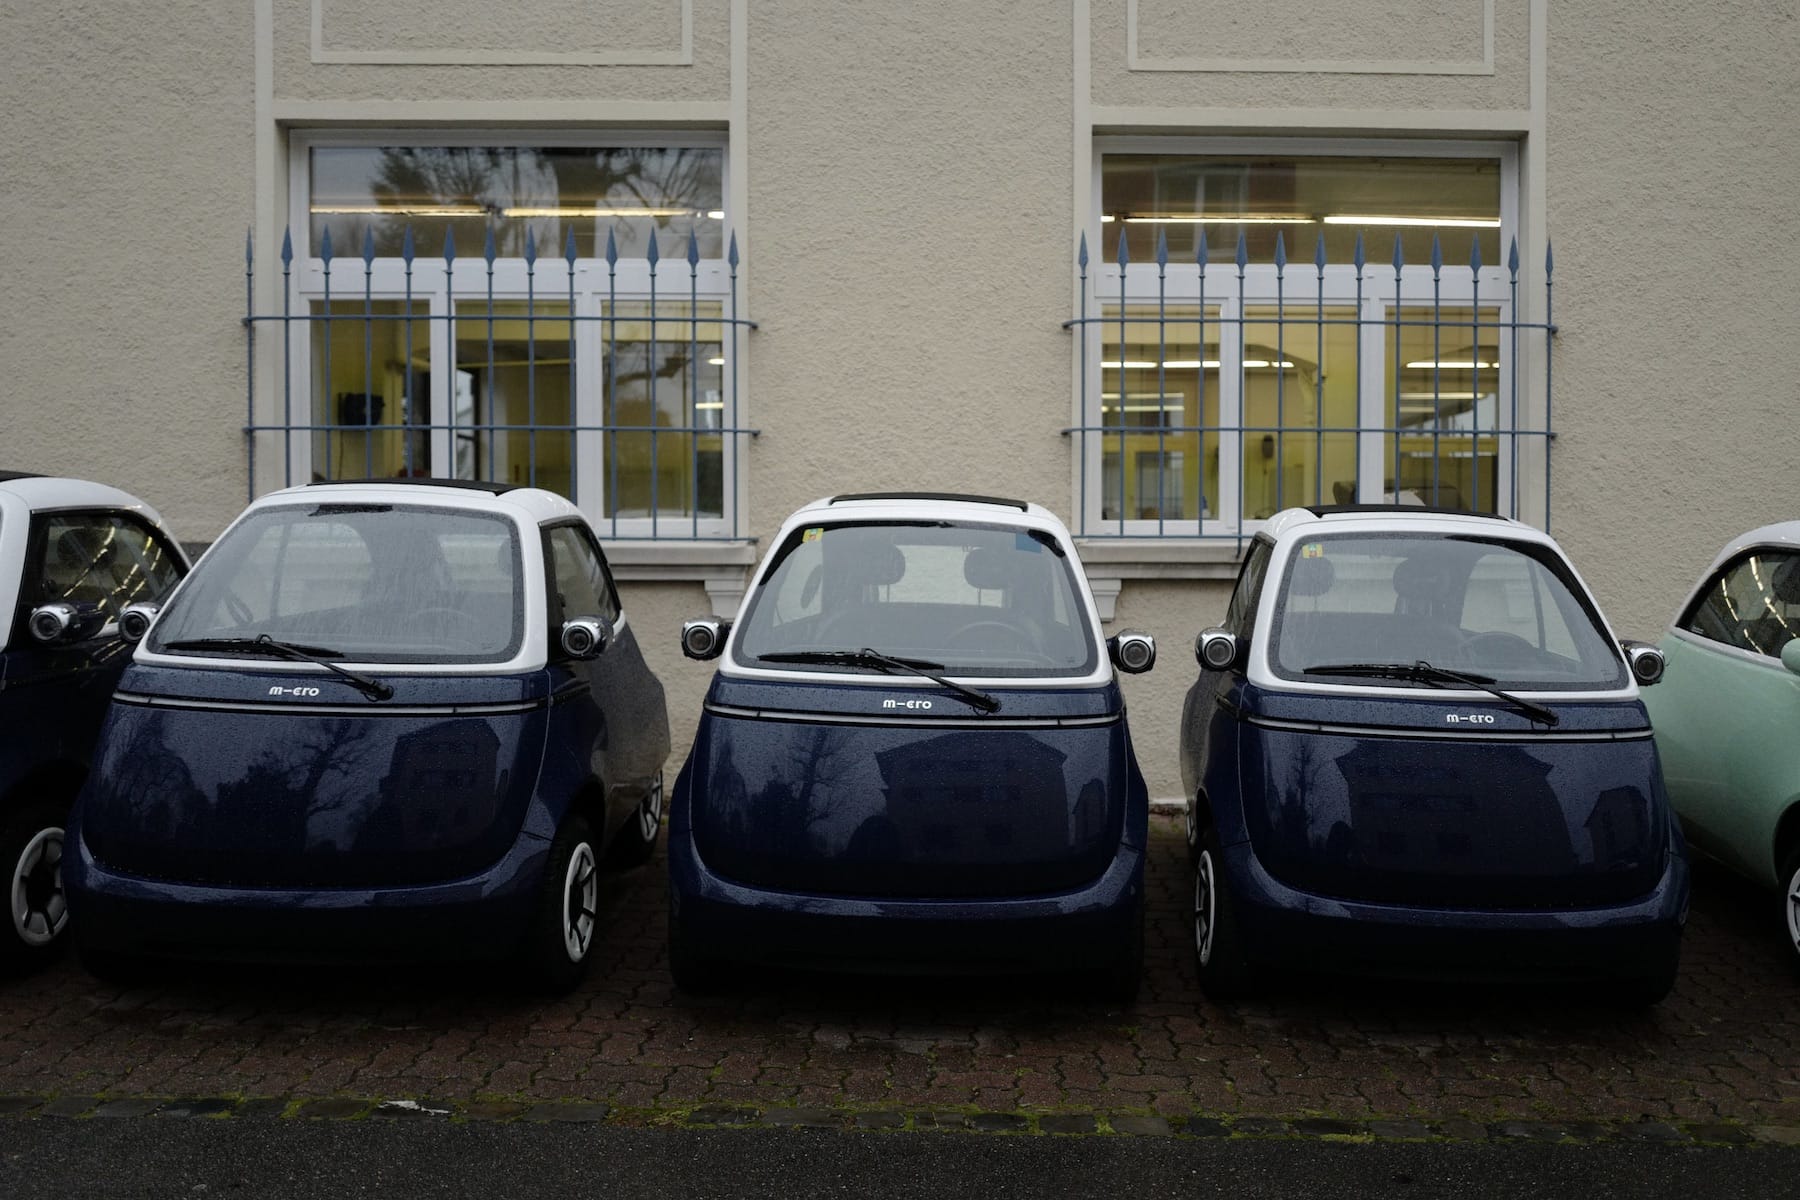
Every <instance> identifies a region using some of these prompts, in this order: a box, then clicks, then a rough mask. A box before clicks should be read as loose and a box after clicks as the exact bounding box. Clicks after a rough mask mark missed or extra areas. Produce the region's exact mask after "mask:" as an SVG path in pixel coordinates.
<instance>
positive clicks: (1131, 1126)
mask: <svg viewBox="0 0 1800 1200" xmlns="http://www.w3.org/2000/svg"><path fill="white" fill-rule="evenodd" d="M1107 1124H1109V1125H1111V1126H1112V1131H1113V1132H1114V1133H1125V1134H1130V1135H1132V1136H1133V1137H1167V1136H1168V1135H1169V1134H1170V1133H1171V1132H1173V1131H1172V1130H1171V1129H1170V1128H1169V1122H1168V1120H1167V1119H1166V1118H1163V1117H1113V1118H1111V1119H1110V1120H1108V1121H1107Z"/></svg>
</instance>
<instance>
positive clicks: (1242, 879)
mask: <svg viewBox="0 0 1800 1200" xmlns="http://www.w3.org/2000/svg"><path fill="white" fill-rule="evenodd" d="M1224 855H1225V869H1226V875H1227V877H1228V878H1229V879H1230V880H1231V882H1232V885H1233V898H1234V899H1235V900H1236V902H1237V912H1238V923H1239V927H1240V929H1241V931H1242V933H1243V938H1244V948H1245V953H1246V954H1247V955H1248V956H1249V957H1250V958H1251V959H1252V960H1253V961H1255V962H1257V963H1259V964H1261V965H1265V966H1274V967H1288V968H1307V969H1311V968H1315V967H1317V968H1323V969H1329V970H1342V971H1350V972H1359V973H1367V974H1375V975H1387V976H1400V977H1423V978H1463V979H1472V980H1532V979H1554V980H1570V981H1574V980H1592V979H1636V978H1647V977H1651V976H1655V975H1657V974H1659V973H1661V972H1664V971H1667V970H1669V969H1670V968H1671V967H1672V966H1673V964H1674V962H1675V959H1676V956H1677V955H1678V954H1679V951H1680V944H1681V931H1682V927H1683V926H1684V925H1685V924H1686V923H1687V909H1688V865H1687V860H1686V859H1685V858H1683V857H1682V856H1681V855H1679V854H1672V855H1670V856H1669V861H1668V864H1667V866H1666V868H1665V869H1664V871H1663V875H1662V878H1661V879H1660V880H1659V881H1658V882H1657V884H1656V886H1655V887H1654V888H1653V889H1652V890H1651V891H1649V892H1648V893H1646V894H1645V895H1643V896H1640V897H1637V898H1636V899H1634V900H1632V901H1630V902H1628V903H1623V904H1615V905H1607V906H1603V907H1595V908H1579V909H1458V908H1426V907H1418V906H1401V905H1390V904H1372V903H1367V902H1362V901H1352V900H1342V899H1338V898H1336V897H1331V896H1321V895H1316V894H1313V893H1308V892H1303V891H1299V890H1297V889H1295V888H1292V887H1289V886H1287V885H1286V884H1283V883H1282V882H1280V881H1279V880H1277V879H1275V878H1274V877H1273V876H1271V875H1270V874H1269V873H1268V871H1267V870H1265V869H1264V868H1263V866H1262V864H1261V863H1260V862H1259V861H1258V860H1257V858H1256V855H1255V852H1254V851H1253V850H1252V849H1251V846H1250V844H1249V843H1248V842H1243V843H1239V844H1238V845H1236V846H1232V847H1229V848H1227V849H1226V850H1225V852H1224Z"/></svg>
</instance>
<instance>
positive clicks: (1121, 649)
mask: <svg viewBox="0 0 1800 1200" xmlns="http://www.w3.org/2000/svg"><path fill="white" fill-rule="evenodd" d="M1107 645H1108V647H1109V648H1110V649H1111V651H1112V660H1113V665H1114V666H1116V667H1118V668H1119V670H1121V671H1124V672H1125V673H1126V674H1129V675H1141V674H1143V673H1144V672H1145V671H1148V670H1149V669H1150V668H1151V667H1154V666H1155V665H1156V639H1155V638H1153V637H1151V636H1150V635H1149V634H1147V633H1138V632H1136V631H1134V630H1126V631H1125V632H1123V633H1120V634H1118V635H1116V636H1114V637H1111V638H1108V639H1107Z"/></svg>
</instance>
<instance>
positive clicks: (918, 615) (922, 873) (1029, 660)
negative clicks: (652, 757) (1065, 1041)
mask: <svg viewBox="0 0 1800 1200" xmlns="http://www.w3.org/2000/svg"><path fill="white" fill-rule="evenodd" d="M683 649H684V650H685V651H686V652H687V653H688V654H689V656H690V657H694V658H712V657H715V656H721V655H722V657H721V658H720V666H719V669H718V673H717V675H716V676H715V677H714V679H713V682H712V686H711V688H710V689H709V690H708V692H707V696H706V707H705V711H704V713H703V714H702V716H701V718H700V725H699V728H698V730H697V732H696V733H695V737H694V744H693V749H692V752H691V754H690V755H689V757H688V760H687V763H686V765H685V766H684V767H683V768H682V770H681V773H680V775H679V776H678V777H677V779H676V783H675V790H674V793H673V797H672V801H671V806H670V816H669V886H670V924H669V939H670V941H669V957H670V964H671V967H672V970H673V972H674V975H675V980H676V983H677V984H678V985H679V986H681V987H684V988H688V989H703V988H705V987H706V986H708V985H709V984H712V983H714V982H716V981H717V980H718V979H719V977H720V974H721V968H722V966H723V965H724V964H726V963H729V962H733V961H739V962H742V961H753V962H762V963H772V964H780V965H787V966H800V967H815V968H830V969H844V970H870V971H881V972H886V971H909V970H911V971H922V972H934V973H935V972H945V971H949V972H959V971H969V972H981V973H986V972H996V973H1003V972H1009V971H1019V970H1033V969H1044V968H1071V969H1076V970H1081V971H1083V972H1086V973H1089V974H1090V975H1091V977H1092V978H1093V979H1094V980H1095V981H1096V982H1098V983H1100V984H1101V985H1102V986H1104V987H1105V988H1106V989H1107V990H1108V991H1109V992H1110V993H1112V994H1113V995H1125V996H1128V995H1130V994H1131V993H1133V992H1134V991H1135V989H1136V987H1137V983H1138V976H1139V974H1140V967H1141V963H1142V957H1143V912H1144V841H1145V832H1146V825H1147V820H1148V812H1149V805H1148V800H1147V798H1146V794H1145V789H1144V781H1143V778H1142V777H1141V776H1140V775H1139V773H1138V768H1137V764H1136V761H1135V760H1134V758H1133V756H1132V748H1131V736H1130V733H1129V731H1128V730H1127V728H1126V724H1125V704H1124V701H1123V699H1122V698H1121V696H1120V692H1119V685H1118V682H1117V680H1116V678H1115V674H1114V672H1115V667H1116V668H1117V669H1120V670H1126V671H1143V670H1147V669H1149V667H1150V666H1151V664H1152V661H1153V659H1154V655H1155V648H1154V646H1153V644H1152V643H1151V642H1150V640H1149V639H1148V638H1146V637H1144V636H1142V635H1139V634H1120V635H1119V636H1117V637H1115V638H1113V639H1111V640H1110V642H1109V640H1108V639H1106V638H1105V637H1103V635H1102V634H1101V632H1100V620H1099V617H1098V615H1097V613H1096V611H1095V608H1094V602H1093V598H1092V596H1091V595H1090V593H1089V590H1088V586H1087V580H1086V577H1085V575H1084V574H1083V572H1082V569H1081V563H1080V561H1079V560H1078V559H1077V558H1076V555H1075V548H1074V545H1073V543H1072V542H1071V541H1070V538H1069V534H1068V531H1067V530H1066V529H1065V528H1064V527H1063V525H1062V523H1061V522H1060V521H1058V520H1057V519H1056V518H1055V517H1054V516H1052V515H1051V514H1050V513H1048V512H1046V511H1045V510H1043V509H1042V508H1039V507H1037V506H1036V505H1029V504H1025V503H1022V502H1018V501H1007V500H999V499H991V498H982V497H966V496H942V495H891V494H875V495H858V496H838V497H835V498H832V499H829V500H821V501H819V502H817V503H815V504H812V505H809V506H807V507H806V508H803V509H801V510H800V511H799V512H797V513H795V514H794V515H793V516H792V517H790V518H789V519H788V521H787V522H786V524H784V525H783V526H782V528H781V531H780V533H779V534H778V535H777V536H776V538H775V541H774V543H773V546H772V548H771V550H770V552H769V554H768V557H767V558H766V559H765V561H764V562H763V564H762V566H761V568H760V569H759V570H758V571H757V573H756V576H755V578H754V580H753V581H752V584H751V587H750V590H749V592H748V594H747V595H746V596H745V598H744V602H743V606H742V608H741V610H740V613H739V616H738V618H737V620H736V621H735V622H734V623H731V624H729V625H726V624H725V623H723V622H719V621H716V620H711V619H708V620H704V621H694V622H689V623H688V625H687V626H686V627H685V628H684V630H683Z"/></svg>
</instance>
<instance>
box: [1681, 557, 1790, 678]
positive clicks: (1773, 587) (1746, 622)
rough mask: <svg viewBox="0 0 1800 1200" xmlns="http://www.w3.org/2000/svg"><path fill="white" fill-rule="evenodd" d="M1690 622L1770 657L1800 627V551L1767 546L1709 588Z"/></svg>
mask: <svg viewBox="0 0 1800 1200" xmlns="http://www.w3.org/2000/svg"><path fill="white" fill-rule="evenodd" d="M1687 628H1688V629H1689V630H1690V631H1691V632H1693V633H1697V634H1699V635H1700V636H1702V637H1708V638H1711V639H1712V640H1714V641H1716V642H1724V643H1725V644H1726V645H1727V646H1736V647H1737V648H1738V649H1740V650H1748V651H1750V652H1752V653H1753V654H1767V655H1770V656H1771V657H1773V656H1775V655H1778V654H1780V653H1781V648H1782V647H1783V646H1785V645H1787V644H1788V642H1789V641H1790V640H1792V639H1793V637H1794V636H1795V634H1796V632H1800V555H1793V554H1784V553H1782V552H1781V551H1778V550H1764V551H1759V552H1758V553H1756V554H1752V555H1750V556H1749V557H1748V558H1745V559H1743V560H1742V561H1740V562H1739V563H1738V564H1737V565H1735V566H1733V567H1732V568H1730V569H1729V570H1727V571H1726V572H1725V573H1724V575H1722V576H1721V577H1720V578H1719V579H1718V580H1716V581H1715V582H1714V583H1713V585H1712V586H1711V587H1710V588H1708V589H1707V591H1706V594H1705V595H1704V596H1703V597H1702V598H1701V600H1700V603H1699V604H1698V605H1697V606H1696V607H1695V609H1694V612H1693V615H1692V616H1691V617H1689V618H1688V621H1687Z"/></svg>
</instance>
